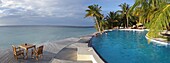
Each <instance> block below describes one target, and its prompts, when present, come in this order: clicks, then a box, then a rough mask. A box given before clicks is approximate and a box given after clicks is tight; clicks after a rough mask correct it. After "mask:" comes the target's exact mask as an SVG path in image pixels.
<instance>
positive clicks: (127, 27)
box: [126, 16, 129, 28]
mask: <svg viewBox="0 0 170 63" xmlns="http://www.w3.org/2000/svg"><path fill="white" fill-rule="evenodd" d="M126 19H127V28H128V25H129V18H128V16H126Z"/></svg>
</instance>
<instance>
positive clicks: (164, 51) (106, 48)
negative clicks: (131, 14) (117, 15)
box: [91, 30, 170, 63]
mask: <svg viewBox="0 0 170 63" xmlns="http://www.w3.org/2000/svg"><path fill="white" fill-rule="evenodd" d="M106 33H107V34H106ZM106 33H105V34H102V35H100V36H97V37H93V38H92V40H91V41H92V46H93V48H94V49H95V50H96V52H97V53H98V54H99V55H100V56H101V57H102V58H103V59H104V60H105V61H106V62H108V63H170V48H169V47H165V46H158V45H156V44H153V43H150V44H148V42H147V40H146V38H145V35H146V33H147V31H123V30H114V31H110V32H106Z"/></svg>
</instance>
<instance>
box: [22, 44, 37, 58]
mask: <svg viewBox="0 0 170 63" xmlns="http://www.w3.org/2000/svg"><path fill="white" fill-rule="evenodd" d="M19 47H20V48H23V49H25V50H26V59H27V58H28V49H30V48H34V49H36V46H35V45H33V44H27V45H26V44H21V45H19Z"/></svg>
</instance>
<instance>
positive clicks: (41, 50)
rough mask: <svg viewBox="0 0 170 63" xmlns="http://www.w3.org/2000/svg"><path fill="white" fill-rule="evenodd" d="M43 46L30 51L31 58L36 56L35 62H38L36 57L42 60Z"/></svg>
mask: <svg viewBox="0 0 170 63" xmlns="http://www.w3.org/2000/svg"><path fill="white" fill-rule="evenodd" d="M43 47H44V46H43V45H42V46H39V47H38V48H37V49H36V50H33V49H32V54H31V56H32V57H33V55H35V56H36V60H38V57H39V56H40V57H41V58H42V56H43Z"/></svg>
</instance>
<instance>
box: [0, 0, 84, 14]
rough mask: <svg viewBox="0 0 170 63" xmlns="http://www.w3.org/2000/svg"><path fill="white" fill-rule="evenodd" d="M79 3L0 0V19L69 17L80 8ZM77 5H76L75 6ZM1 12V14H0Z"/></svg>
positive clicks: (40, 0)
mask: <svg viewBox="0 0 170 63" xmlns="http://www.w3.org/2000/svg"><path fill="white" fill-rule="evenodd" d="M77 2H80V1H78V0H77V1H71V2H70V0H65V1H63V0H1V4H0V13H2V14H3V15H1V17H4V16H8V15H22V16H23V17H28V16H30V17H37V16H38V17H45V16H56V17H69V16H73V15H74V14H75V13H77V10H80V9H79V8H81V7H80V6H81V2H80V3H77ZM76 4H77V5H76ZM1 11H3V12H1Z"/></svg>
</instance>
